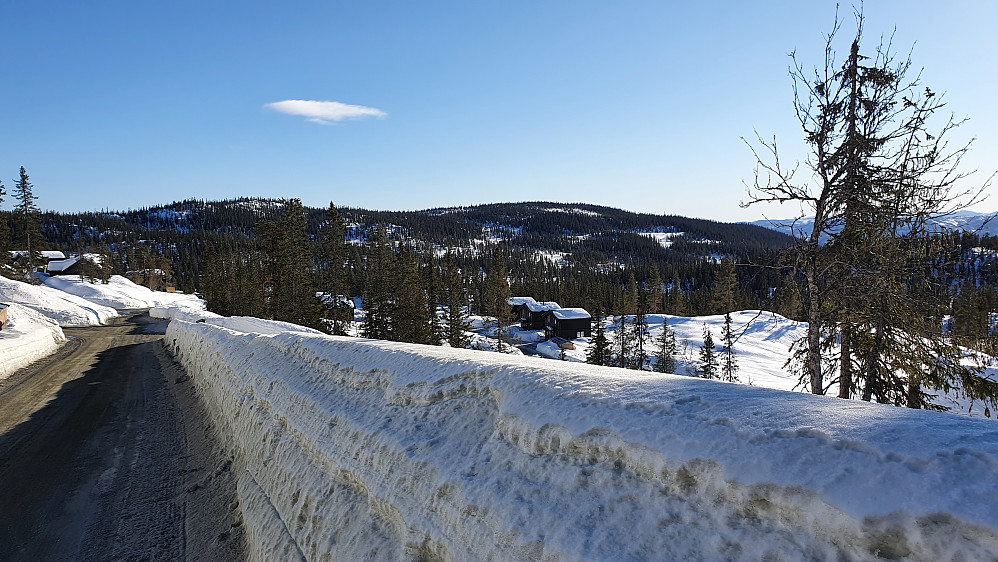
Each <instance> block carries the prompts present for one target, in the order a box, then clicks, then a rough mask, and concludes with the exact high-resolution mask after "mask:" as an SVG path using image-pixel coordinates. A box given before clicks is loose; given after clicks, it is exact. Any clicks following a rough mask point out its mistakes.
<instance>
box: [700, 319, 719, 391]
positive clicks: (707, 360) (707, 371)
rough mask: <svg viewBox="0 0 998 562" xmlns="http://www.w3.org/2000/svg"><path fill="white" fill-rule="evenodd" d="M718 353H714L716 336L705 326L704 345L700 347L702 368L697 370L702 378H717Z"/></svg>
mask: <svg viewBox="0 0 998 562" xmlns="http://www.w3.org/2000/svg"><path fill="white" fill-rule="evenodd" d="M717 369H718V364H717V353H716V352H715V351H714V336H713V335H712V334H711V333H710V330H709V329H707V325H706V324H704V325H703V345H702V346H700V367H699V369H697V371H698V372H699V374H700V376H701V377H703V378H705V379H716V378H717Z"/></svg>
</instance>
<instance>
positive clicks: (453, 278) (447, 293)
mask: <svg viewBox="0 0 998 562" xmlns="http://www.w3.org/2000/svg"><path fill="white" fill-rule="evenodd" d="M443 277H444V278H443V283H442V289H443V295H442V298H441V300H442V301H443V310H444V315H443V324H444V327H443V329H444V338H445V339H446V340H447V343H448V344H449V345H450V346H451V347H458V348H462V349H463V348H466V347H468V345H470V344H471V338H469V337H468V331H469V330H471V322H469V321H468V311H467V304H468V299H467V292H466V291H465V288H464V280H463V279H462V278H461V270H460V269H459V268H458V266H457V259H456V258H455V257H454V253H453V252H447V255H446V256H445V257H444V273H443Z"/></svg>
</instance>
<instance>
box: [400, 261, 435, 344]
mask: <svg viewBox="0 0 998 562" xmlns="http://www.w3.org/2000/svg"><path fill="white" fill-rule="evenodd" d="M397 259H398V269H397V270H398V272H399V280H398V285H397V286H398V297H397V302H396V305H395V307H394V310H393V312H394V314H393V317H392V333H391V339H393V340H395V341H403V342H409V343H422V344H432V345H439V344H440V340H439V339H437V337H436V333H435V331H434V330H433V326H432V321H433V319H431V318H430V311H429V309H428V308H427V306H426V289H425V287H424V286H423V279H422V277H420V275H419V269H418V267H417V265H416V259H415V258H414V257H413V256H412V254H411V253H409V252H408V251H403V252H400V253H399V254H398V257H397Z"/></svg>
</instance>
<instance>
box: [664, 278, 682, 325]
mask: <svg viewBox="0 0 998 562" xmlns="http://www.w3.org/2000/svg"><path fill="white" fill-rule="evenodd" d="M664 312H666V313H667V314H672V315H673V316H686V314H687V309H686V299H685V297H684V296H683V287H682V284H680V282H679V277H678V276H673V277H672V283H671V284H670V286H669V292H668V294H667V295H666V296H665V308H664Z"/></svg>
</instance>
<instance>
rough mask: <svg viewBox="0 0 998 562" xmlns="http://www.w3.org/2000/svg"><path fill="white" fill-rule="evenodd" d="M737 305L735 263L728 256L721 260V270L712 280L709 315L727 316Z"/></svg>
mask: <svg viewBox="0 0 998 562" xmlns="http://www.w3.org/2000/svg"><path fill="white" fill-rule="evenodd" d="M737 303H738V277H737V276H736V275H735V262H734V260H732V259H731V258H730V257H729V256H725V257H724V258H723V259H722V260H721V269H720V271H718V273H717V277H716V279H715V280H714V287H713V290H712V296H711V305H710V308H711V313H712V314H727V313H728V312H731V311H733V310H735V308H736V305H737Z"/></svg>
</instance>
